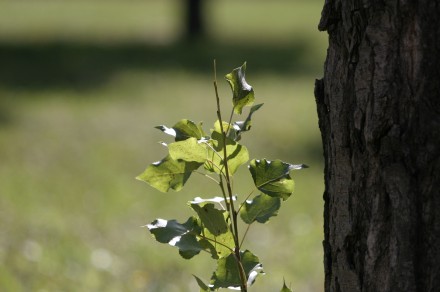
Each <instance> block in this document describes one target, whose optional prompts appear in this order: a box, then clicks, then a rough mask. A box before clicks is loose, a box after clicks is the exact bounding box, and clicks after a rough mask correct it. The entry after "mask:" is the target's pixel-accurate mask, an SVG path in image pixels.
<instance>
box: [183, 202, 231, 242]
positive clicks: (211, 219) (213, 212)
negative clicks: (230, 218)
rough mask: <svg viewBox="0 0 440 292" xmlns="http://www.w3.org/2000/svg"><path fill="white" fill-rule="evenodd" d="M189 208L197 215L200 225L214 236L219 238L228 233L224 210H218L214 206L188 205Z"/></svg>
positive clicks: (209, 204)
mask: <svg viewBox="0 0 440 292" xmlns="http://www.w3.org/2000/svg"><path fill="white" fill-rule="evenodd" d="M190 206H191V208H192V209H193V210H194V211H195V212H196V213H197V215H199V219H200V221H201V223H202V225H203V226H204V227H205V228H206V229H208V231H209V232H210V233H211V234H212V235H214V236H219V235H220V234H222V233H226V232H228V231H229V230H228V224H227V223H226V220H225V212H226V211H224V210H218V209H216V208H215V207H214V204H211V203H208V204H203V205H199V204H190Z"/></svg>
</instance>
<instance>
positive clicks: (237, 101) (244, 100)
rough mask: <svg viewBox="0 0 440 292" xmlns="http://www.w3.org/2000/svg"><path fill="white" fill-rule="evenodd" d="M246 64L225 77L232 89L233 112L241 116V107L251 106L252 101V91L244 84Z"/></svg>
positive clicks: (253, 98)
mask: <svg viewBox="0 0 440 292" xmlns="http://www.w3.org/2000/svg"><path fill="white" fill-rule="evenodd" d="M245 73H246V62H244V64H243V65H242V66H241V67H238V68H235V69H234V70H233V71H232V72H231V73H229V74H227V75H226V76H225V78H226V80H227V81H228V82H229V85H230V86H231V89H232V103H233V105H234V111H235V112H236V113H237V114H241V112H242V109H243V107H245V106H247V105H251V104H252V103H253V102H254V100H255V97H254V89H253V88H252V86H250V85H249V84H248V83H247V82H246V78H245Z"/></svg>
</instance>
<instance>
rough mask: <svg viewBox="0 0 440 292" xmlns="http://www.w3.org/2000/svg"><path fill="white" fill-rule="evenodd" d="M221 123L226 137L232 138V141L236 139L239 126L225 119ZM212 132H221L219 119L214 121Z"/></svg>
mask: <svg viewBox="0 0 440 292" xmlns="http://www.w3.org/2000/svg"><path fill="white" fill-rule="evenodd" d="M222 125H223V131H225V132H226V133H227V136H226V137H227V138H229V139H231V140H233V141H237V138H238V135H239V132H240V128H239V127H238V126H236V125H235V124H229V123H227V122H225V121H223V123H222ZM213 132H217V133H221V132H222V129H221V127H220V122H219V120H217V121H215V123H214V129H213Z"/></svg>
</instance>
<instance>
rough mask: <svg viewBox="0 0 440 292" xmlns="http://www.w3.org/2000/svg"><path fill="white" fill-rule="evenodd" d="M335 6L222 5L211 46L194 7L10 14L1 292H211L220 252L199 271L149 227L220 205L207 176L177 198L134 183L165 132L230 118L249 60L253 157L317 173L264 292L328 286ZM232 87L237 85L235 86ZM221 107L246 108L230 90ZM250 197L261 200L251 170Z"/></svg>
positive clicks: (18, 10) (1, 30) (3, 10)
mask: <svg viewBox="0 0 440 292" xmlns="http://www.w3.org/2000/svg"><path fill="white" fill-rule="evenodd" d="M320 2H321V1H299V0H297V1H287V0H285V1H282V0H277V1H249V0H246V1H244V0H243V1H236V0H221V1H220V0H218V1H210V4H209V6H208V7H207V8H208V11H207V15H208V16H209V17H208V19H209V21H208V24H209V27H208V28H209V33H210V37H209V40H206V41H200V42H196V43H187V42H184V41H181V40H180V36H181V34H182V31H183V30H182V28H181V27H180V21H181V15H180V14H181V13H180V11H181V6H180V4H179V3H180V1H178V0H174V1H171V0H167V1H165V0H161V1H110V2H107V1H99V0H94V1H67V0H65V1H12V0H11V1H0V291H40V292H43V291H47V292H49V291H148V292H150V291H152V292H161V291H167V292H174V291H176V292H177V291H198V290H197V288H196V283H195V281H194V280H193V278H192V276H191V274H196V275H198V276H199V277H201V278H203V279H205V280H208V279H209V277H210V276H211V271H212V270H213V269H214V262H211V260H210V258H209V256H208V255H201V256H199V257H198V258H197V259H194V260H191V261H187V260H184V259H182V258H180V256H179V255H178V252H177V250H175V249H174V248H173V247H170V246H164V245H161V244H159V243H157V242H156V241H155V240H154V239H152V238H151V237H150V236H149V233H148V232H147V230H146V228H143V227H141V226H143V225H145V224H147V223H150V222H151V221H152V220H154V219H155V218H157V217H162V218H167V219H173V218H174V219H178V220H180V221H182V220H185V219H186V218H188V217H189V216H191V215H192V214H191V210H190V209H189V208H185V206H186V201H188V200H191V199H192V198H193V197H196V196H206V197H211V196H215V195H218V193H215V192H214V189H215V188H214V186H213V184H212V182H210V181H208V180H206V179H204V178H203V177H197V176H195V177H192V179H193V180H190V181H189V183H188V184H187V186H186V188H185V189H184V190H183V191H181V192H179V193H169V194H162V193H159V192H157V191H155V190H154V189H152V188H150V187H149V186H147V185H146V184H144V183H142V182H139V181H137V180H135V179H134V177H135V176H136V175H138V174H139V173H140V172H142V171H143V170H144V168H145V167H146V166H147V165H148V164H149V163H151V162H153V161H156V160H158V159H160V158H162V157H163V156H164V155H165V151H164V149H163V147H162V146H160V145H159V144H158V143H157V142H158V141H161V140H164V139H166V137H164V135H163V134H162V133H161V132H160V131H158V130H156V129H154V126H156V125H159V124H166V125H169V126H171V125H173V124H174V123H175V122H176V121H178V120H179V119H181V118H189V119H192V120H194V121H204V125H205V129H209V128H210V126H211V125H212V123H213V122H214V120H215V119H216V117H215V99H214V98H215V96H214V91H213V86H212V80H213V75H212V60H213V59H214V58H216V60H217V63H218V75H219V76H222V75H224V74H226V73H229V71H230V70H232V69H233V68H234V67H237V66H239V65H241V64H242V62H243V61H247V62H248V63H247V79H248V82H249V83H250V84H251V85H253V86H254V89H255V92H256V98H257V102H258V103H261V102H263V103H265V105H264V107H263V108H262V109H261V110H260V111H258V112H257V113H256V114H255V116H254V121H253V129H252V131H251V132H250V133H249V134H248V135H246V136H245V137H244V139H243V140H242V143H243V144H245V145H246V146H247V147H248V149H249V151H250V155H251V157H255V158H268V159H276V158H280V159H282V160H285V161H288V162H291V163H306V164H308V165H309V166H310V168H309V169H306V170H304V171H301V172H295V173H293V178H294V179H295V182H296V191H295V193H294V195H293V196H292V198H290V199H289V200H288V201H287V202H286V203H285V204H284V205H283V208H282V209H281V210H280V214H279V216H278V217H276V218H273V219H272V220H271V221H270V222H269V224H267V225H262V226H253V227H252V228H251V231H250V233H249V236H248V240H247V241H246V244H247V248H249V249H251V250H252V251H253V252H254V253H255V254H257V255H258V256H259V257H260V259H261V260H262V262H263V264H264V268H265V271H266V273H267V275H265V276H264V277H261V278H259V279H258V280H257V282H256V284H255V286H254V287H253V288H252V289H251V290H250V291H278V290H279V289H280V288H281V285H282V281H283V278H285V279H286V282H287V283H288V284H289V283H291V287H292V288H293V290H294V291H301V292H307V291H322V287H323V255H322V239H323V232H322V229H323V223H322V211H323V201H322V192H323V188H324V186H323V162H322V150H321V144H320V134H319V129H318V124H317V117H316V108H315V101H314V97H313V86H314V80H315V78H320V77H321V75H322V67H323V62H324V55H325V50H326V47H327V43H326V36H325V34H323V33H319V32H318V31H317V28H316V27H317V23H318V22H319V17H320V13H321V7H322V3H320ZM220 79H221V78H220ZM219 82H220V88H219V89H220V95H221V97H222V98H223V102H222V105H223V107H224V109H225V111H227V112H229V109H230V107H229V106H230V96H231V95H230V89H229V87H228V85H227V84H226V82H224V81H223V80H222V79H221V80H219ZM238 176H239V177H238V179H237V181H236V182H235V183H236V190H237V192H238V193H240V192H243V193H244V192H247V191H248V190H249V189H250V187H251V183H252V182H251V179H250V176H249V175H248V171H247V170H246V168H244V167H243V169H242V170H240V171H239V173H238Z"/></svg>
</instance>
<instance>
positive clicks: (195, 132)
mask: <svg viewBox="0 0 440 292" xmlns="http://www.w3.org/2000/svg"><path fill="white" fill-rule="evenodd" d="M156 128H157V129H159V130H161V131H162V132H164V133H166V134H168V135H171V136H173V137H175V138H176V141H182V140H186V139H188V138H191V137H193V138H196V139H197V140H200V139H201V138H202V137H203V136H204V135H205V133H204V132H203V129H202V125H201V123H200V124H198V125H197V124H196V123H194V122H193V121H191V120H187V119H182V120H180V121H179V122H177V123H176V124H175V125H174V126H173V127H171V128H168V127H167V126H164V125H161V126H157V127H156Z"/></svg>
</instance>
